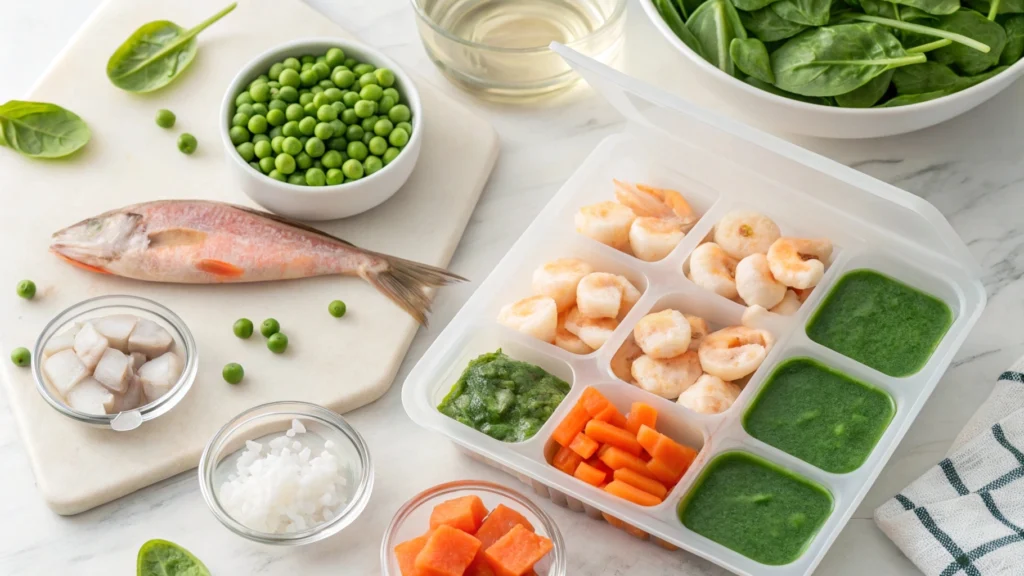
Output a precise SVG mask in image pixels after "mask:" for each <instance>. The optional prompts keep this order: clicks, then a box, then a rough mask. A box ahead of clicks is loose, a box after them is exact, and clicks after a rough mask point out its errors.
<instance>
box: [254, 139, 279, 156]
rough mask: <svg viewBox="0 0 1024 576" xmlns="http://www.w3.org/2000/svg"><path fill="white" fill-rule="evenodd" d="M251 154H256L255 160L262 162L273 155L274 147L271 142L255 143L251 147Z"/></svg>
mask: <svg viewBox="0 0 1024 576" xmlns="http://www.w3.org/2000/svg"><path fill="white" fill-rule="evenodd" d="M253 152H254V153H255V154H256V157H257V158H259V159H260V160H262V159H264V158H268V157H270V156H272V155H273V154H274V145H273V143H272V142H267V141H262V142H257V143H256V144H254V145H253Z"/></svg>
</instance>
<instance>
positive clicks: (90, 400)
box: [66, 378, 114, 414]
mask: <svg viewBox="0 0 1024 576" xmlns="http://www.w3.org/2000/svg"><path fill="white" fill-rule="evenodd" d="M66 399H67V402H68V406H70V407H72V408H74V409H75V410H78V411H79V412H85V413H86V414H106V413H108V412H109V411H110V409H111V408H113V407H114V395H113V394H111V393H110V390H107V389H106V388H105V387H104V386H103V385H102V384H100V383H99V382H97V381H96V380H94V379H92V378H86V379H85V380H82V381H81V382H80V383H79V384H78V386H75V387H74V388H72V389H71V391H70V392H68V394H67V398H66Z"/></svg>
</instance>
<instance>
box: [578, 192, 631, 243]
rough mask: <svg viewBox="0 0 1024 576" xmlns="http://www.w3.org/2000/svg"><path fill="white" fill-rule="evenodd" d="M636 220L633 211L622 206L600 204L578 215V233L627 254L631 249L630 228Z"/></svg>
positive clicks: (610, 203)
mask: <svg viewBox="0 0 1024 576" xmlns="http://www.w3.org/2000/svg"><path fill="white" fill-rule="evenodd" d="M635 218H636V215H635V214H633V211H632V210H630V209H629V208H627V207H625V206H623V205H622V204H619V203H617V202H612V201H610V200H609V201H607V202H599V203H597V204H592V205H590V206H584V207H583V208H580V211H579V212H577V213H576V231H577V232H579V233H580V234H583V235H584V236H586V237H588V238H592V239H594V240H597V241H598V242H600V243H602V244H607V245H608V246H611V247H612V248H615V249H617V250H622V251H623V252H625V251H626V250H628V249H629V227H630V226H631V225H632V224H633V220H634V219H635Z"/></svg>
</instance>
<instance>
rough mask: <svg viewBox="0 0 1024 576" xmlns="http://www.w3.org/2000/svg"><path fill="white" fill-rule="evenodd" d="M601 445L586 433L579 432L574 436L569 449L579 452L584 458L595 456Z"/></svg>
mask: <svg viewBox="0 0 1024 576" xmlns="http://www.w3.org/2000/svg"><path fill="white" fill-rule="evenodd" d="M600 447H601V445H600V444H598V443H597V442H595V441H594V440H593V439H591V438H590V436H587V435H586V434H577V435H576V437H575V438H573V440H572V442H570V443H569V449H570V450H572V451H573V452H575V453H577V454H579V455H580V456H581V457H582V458H584V459H586V458H590V457H591V456H593V455H594V452H597V449H598V448H600Z"/></svg>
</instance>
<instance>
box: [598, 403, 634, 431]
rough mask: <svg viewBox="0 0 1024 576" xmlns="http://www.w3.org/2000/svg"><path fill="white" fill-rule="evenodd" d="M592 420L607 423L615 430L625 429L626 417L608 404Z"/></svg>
mask: <svg viewBox="0 0 1024 576" xmlns="http://www.w3.org/2000/svg"><path fill="white" fill-rule="evenodd" d="M594 420H600V421H601V422H607V423H609V424H611V425H612V426H615V427H617V428H623V429H624V428H625V427H626V417H625V416H623V415H622V413H621V412H619V409H618V408H616V407H615V406H614V405H612V404H609V405H608V406H607V407H606V408H605V409H604V410H601V412H599V413H598V414H597V415H596V416H594Z"/></svg>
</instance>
